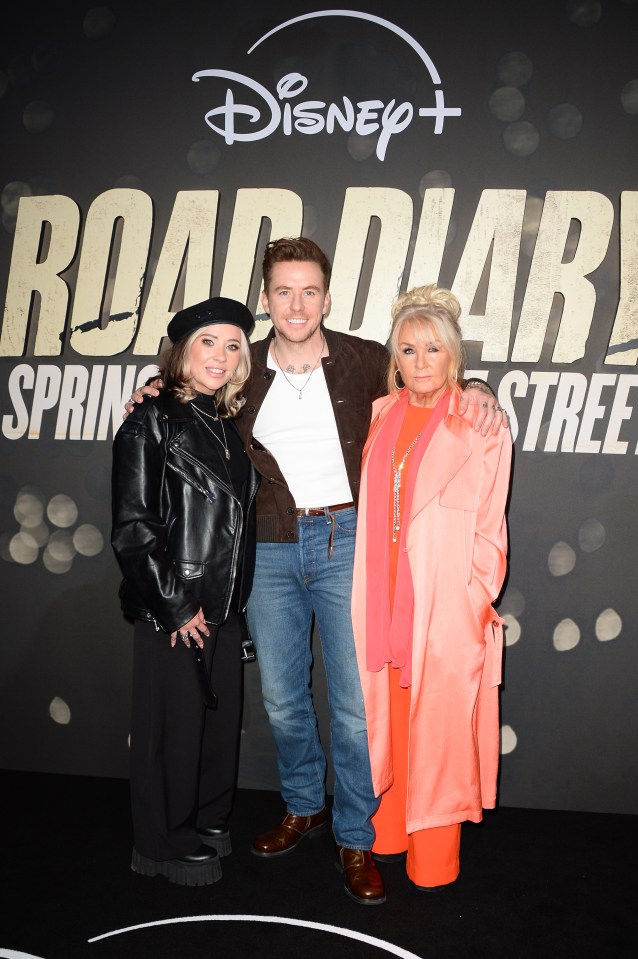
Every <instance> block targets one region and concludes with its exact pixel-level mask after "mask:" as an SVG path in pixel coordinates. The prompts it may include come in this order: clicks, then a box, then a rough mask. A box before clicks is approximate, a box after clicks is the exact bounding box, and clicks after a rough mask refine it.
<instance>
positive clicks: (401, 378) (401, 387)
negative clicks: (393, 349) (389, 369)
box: [394, 369, 405, 390]
mask: <svg viewBox="0 0 638 959" xmlns="http://www.w3.org/2000/svg"><path fill="white" fill-rule="evenodd" d="M397 373H399V379H400V380H401V385H399V384H398V383H397ZM394 385H395V386H396V388H397V389H398V390H402V389H403V387H404V386H405V383H404V382H403V377H402V376H401V373H400V372H399V370H398V369H397V370H395V371H394Z"/></svg>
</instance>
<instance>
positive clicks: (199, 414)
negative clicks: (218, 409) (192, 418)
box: [191, 403, 230, 460]
mask: <svg viewBox="0 0 638 959" xmlns="http://www.w3.org/2000/svg"><path fill="white" fill-rule="evenodd" d="M191 409H192V410H193V412H194V413H195V415H196V416H197V418H198V419H199V421H200V423H202V424H203V425H204V426H205V427H206V429H207V430H208V432H209V433H211V434H212V435H213V436H214V437H215V439H216V440H217V442H218V443H219V445H220V446H221V447H222V449H223V450H224V453H225V454H226V459H227V460H229V459H230V450H229V449H228V440H227V439H226V430H225V429H224V421H223V420H222V418H221V417H220V416H219V414H217V416H213V414H212V413H207V412H206V411H205V410H200V409H199V407H197V406H195V404H194V403H191ZM205 416H207V417H208V418H209V419H211V420H214V421H215V422H217V423H219V425H220V426H221V428H222V434H223V436H224V442H223V443H222V441H221V440H220V438H219V436H218V435H217V433H216V432H215V430H214V429H213V428H212V426H210V425H209V424H208V423H207V422H206V420H205V419H204V417H205Z"/></svg>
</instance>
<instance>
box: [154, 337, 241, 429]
mask: <svg viewBox="0 0 638 959" xmlns="http://www.w3.org/2000/svg"><path fill="white" fill-rule="evenodd" d="M237 332H238V335H239V350H240V354H241V355H240V360H239V365H238V367H237V369H236V370H235V372H234V373H233V375H232V378H231V379H230V380H229V381H228V383H226V384H225V385H224V386H222V387H221V389H219V390H217V392H216V393H215V402H216V404H217V409H218V410H219V414H220V416H223V417H225V418H229V417H234V416H237V414H238V413H239V411H240V409H241V408H242V406H243V405H244V403H245V402H246V399H245V397H243V396H242V395H241V391H242V390H243V388H244V386H245V385H246V383H247V382H248V379H249V377H250V368H251V367H250V345H249V343H248V338H247V336H246V334H245V333H244V331H243V330H240V329H239V327H237ZM199 333H201V329H197V330H193V332H192V333H191V334H190V336H186V337H184V339H182V340H179V342H178V343H175V344H173V346H171V347H170V348H169V350H168V352H167V353H166V354H165V355H164V357H163V363H162V375H163V377H164V383H165V385H166V389H167V390H168V392H169V393H172V394H173V396H174V397H175V398H176V399H177V400H179V402H180V403H190V401H191V400H194V399H195V397H196V396H197V390H194V389H193V387H192V386H191V370H190V352H191V346H192V345H193V343H194V342H195V339H196V337H197V336H198V334H199Z"/></svg>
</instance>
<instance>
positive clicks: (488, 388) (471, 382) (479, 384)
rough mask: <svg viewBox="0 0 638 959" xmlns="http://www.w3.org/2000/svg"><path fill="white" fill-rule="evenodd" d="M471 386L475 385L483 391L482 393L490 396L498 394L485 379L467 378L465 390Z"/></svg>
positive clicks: (464, 385)
mask: <svg viewBox="0 0 638 959" xmlns="http://www.w3.org/2000/svg"><path fill="white" fill-rule="evenodd" d="M471 386H475V387H476V389H478V390H480V391H481V393H487V395H488V396H496V394H495V392H494V390H493V389H492V388H491V386H488V384H487V383H485V382H484V380H476V379H472V380H465V382H464V383H463V390H464V391H465V390H468V389H469V388H470V387H471Z"/></svg>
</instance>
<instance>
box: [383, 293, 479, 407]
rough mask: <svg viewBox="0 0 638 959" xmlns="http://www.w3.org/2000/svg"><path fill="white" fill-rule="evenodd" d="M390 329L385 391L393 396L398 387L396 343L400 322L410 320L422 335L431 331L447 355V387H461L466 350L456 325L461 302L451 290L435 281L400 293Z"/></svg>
mask: <svg viewBox="0 0 638 959" xmlns="http://www.w3.org/2000/svg"><path fill="white" fill-rule="evenodd" d="M391 314H392V329H391V330H390V339H389V343H388V346H389V349H390V367H389V369H388V393H392V394H394V395H395V396H396V394H397V393H398V391H399V389H400V388H401V387H399V386H397V382H396V380H397V377H396V373H397V372H399V377H400V376H401V373H400V371H399V367H398V364H397V356H398V355H399V343H400V341H401V331H402V329H403V324H404V323H405V322H406V320H409V321H410V322H411V323H412V324H413V325H414V327H415V328H416V329H417V330H418V331H419V332H420V333H421V335H422V336H423V337H425V336H427V335H428V334H429V333H430V331H434V333H435V335H436V338H437V339H438V340H439V341H440V342H441V343H442V344H443V346H444V347H445V349H446V350H447V351H448V353H449V355H450V368H449V370H448V386H449V387H450V389H460V386H459V381H460V380H462V378H463V373H464V372H465V350H464V348H463V341H462V335H461V327H460V325H459V317H460V315H461V304H460V303H459V301H458V300H457V298H456V297H455V296H454V293H451V292H450V290H444V289H442V288H441V287H438V286H437V285H436V284H435V283H430V284H428V285H427V286H415V287H414V288H413V289H412V290H408V291H407V292H406V293H401V294H400V295H399V296H398V297H397V298H396V300H395V301H394V303H393V304H392V311H391Z"/></svg>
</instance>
